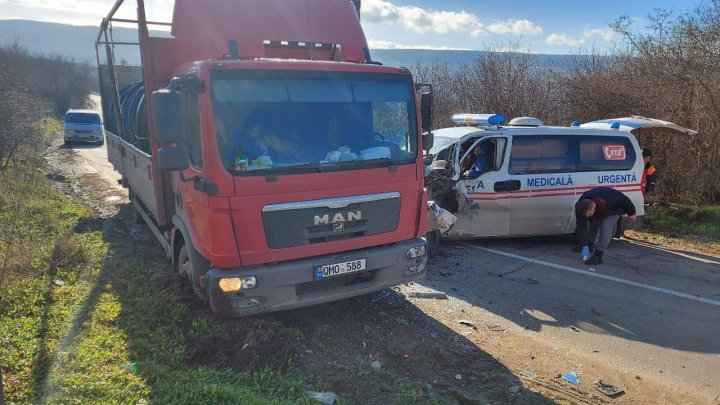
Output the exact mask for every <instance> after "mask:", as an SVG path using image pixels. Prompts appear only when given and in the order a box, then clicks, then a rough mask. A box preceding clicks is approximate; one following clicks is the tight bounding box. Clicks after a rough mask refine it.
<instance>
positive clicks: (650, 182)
mask: <svg viewBox="0 0 720 405" xmlns="http://www.w3.org/2000/svg"><path fill="white" fill-rule="evenodd" d="M642 155H643V161H644V162H645V169H643V176H642V181H641V183H642V184H641V186H642V190H643V194H649V193H652V191H653V190H654V189H655V186H657V169H656V168H655V165H653V164H652V162H651V161H650V159H652V151H651V150H650V149H647V148H645V149H643V152H642Z"/></svg>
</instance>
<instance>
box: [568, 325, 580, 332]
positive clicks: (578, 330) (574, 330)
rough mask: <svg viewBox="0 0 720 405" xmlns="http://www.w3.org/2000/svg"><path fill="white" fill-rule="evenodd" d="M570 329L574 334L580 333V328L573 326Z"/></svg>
mask: <svg viewBox="0 0 720 405" xmlns="http://www.w3.org/2000/svg"><path fill="white" fill-rule="evenodd" d="M570 329H572V330H573V332H580V329H578V328H577V327H575V326H571V327H570Z"/></svg>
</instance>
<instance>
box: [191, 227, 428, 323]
mask: <svg viewBox="0 0 720 405" xmlns="http://www.w3.org/2000/svg"><path fill="white" fill-rule="evenodd" d="M425 244H426V241H425V238H416V239H412V240H409V241H404V242H400V243H396V244H392V245H388V246H381V247H375V248H369V249H361V250H356V251H351V252H343V253H341V254H333V255H327V256H318V257H312V258H308V259H300V260H294V261H291V262H285V263H277V264H268V265H261V266H252V267H247V268H239V269H217V268H211V269H210V271H208V273H207V275H206V276H205V285H206V286H207V289H208V295H209V298H210V306H211V307H212V309H213V312H215V313H217V314H219V315H225V316H245V315H253V314H260V313H264V312H273V311H280V310H286V309H293V308H298V307H304V306H309V305H315V304H321V303H324V302H329V301H336V300H340V299H344V298H350V297H354V296H357V295H362V294H367V293H370V292H373V291H379V290H383V289H385V288H389V287H392V286H394V285H398V284H402V283H407V282H410V281H413V280H417V279H420V278H422V277H424V276H425V272H426V266H427V253H425V254H424V255H422V256H420V257H415V258H410V257H408V251H409V250H410V249H412V248H417V247H420V246H425ZM358 259H366V263H367V268H366V269H365V270H363V271H357V272H351V273H345V274H341V275H337V276H332V277H325V278H322V279H315V267H316V266H319V265H323V264H330V263H340V262H346V261H352V260H358ZM234 277H239V278H243V277H255V280H256V286H255V287H254V288H250V289H245V290H240V291H237V292H230V293H226V292H223V291H221V290H220V287H219V282H220V279H223V278H234Z"/></svg>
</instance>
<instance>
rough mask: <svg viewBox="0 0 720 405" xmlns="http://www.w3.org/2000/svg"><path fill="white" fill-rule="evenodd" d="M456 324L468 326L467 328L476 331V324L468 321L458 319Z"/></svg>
mask: <svg viewBox="0 0 720 405" xmlns="http://www.w3.org/2000/svg"><path fill="white" fill-rule="evenodd" d="M457 323H459V324H460V325H465V326H469V327H471V328H473V329H476V330H477V324H476V323H475V322H473V321H468V320H466V319H458V320H457Z"/></svg>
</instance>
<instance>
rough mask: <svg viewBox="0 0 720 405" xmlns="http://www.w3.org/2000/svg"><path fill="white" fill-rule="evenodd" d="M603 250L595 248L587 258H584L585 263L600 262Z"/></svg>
mask: <svg viewBox="0 0 720 405" xmlns="http://www.w3.org/2000/svg"><path fill="white" fill-rule="evenodd" d="M602 257H603V251H602V250H596V251H595V253H594V254H593V255H592V257H590V258H589V259H587V260H585V264H602Z"/></svg>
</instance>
